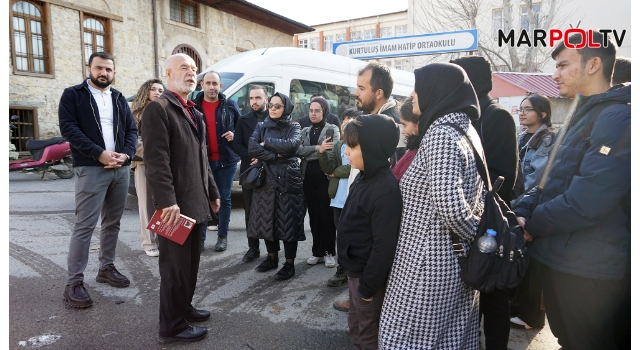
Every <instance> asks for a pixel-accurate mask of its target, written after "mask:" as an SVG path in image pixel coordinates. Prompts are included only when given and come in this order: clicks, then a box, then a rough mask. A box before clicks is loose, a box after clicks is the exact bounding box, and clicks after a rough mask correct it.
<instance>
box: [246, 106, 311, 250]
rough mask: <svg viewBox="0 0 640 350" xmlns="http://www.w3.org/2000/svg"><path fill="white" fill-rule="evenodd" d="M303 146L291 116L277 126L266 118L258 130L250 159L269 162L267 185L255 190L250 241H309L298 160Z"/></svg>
mask: <svg viewBox="0 0 640 350" xmlns="http://www.w3.org/2000/svg"><path fill="white" fill-rule="evenodd" d="M262 142H264V147H263V146H260V143H262ZM300 144H301V140H300V124H298V123H295V122H291V116H290V115H289V116H286V117H281V118H280V120H278V121H277V123H276V122H274V121H273V120H272V119H271V118H266V119H265V121H264V122H263V123H260V124H258V125H257V126H256V128H255V130H254V132H253V134H252V135H251V138H250V139H249V157H251V158H258V159H259V160H261V161H263V162H265V164H266V168H268V169H266V170H267V176H266V179H265V180H266V181H265V183H264V184H263V185H262V187H260V188H257V189H254V190H253V196H252V198H251V212H250V214H249V227H247V237H249V238H259V239H267V240H270V241H273V240H283V241H286V242H297V241H304V240H305V239H306V237H305V235H304V217H305V212H306V206H305V203H304V196H303V194H302V177H301V176H300V163H299V161H298V158H297V157H296V151H297V150H298V148H300ZM279 154H280V155H282V157H278V155H279Z"/></svg>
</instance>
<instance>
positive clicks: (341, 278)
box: [327, 264, 347, 287]
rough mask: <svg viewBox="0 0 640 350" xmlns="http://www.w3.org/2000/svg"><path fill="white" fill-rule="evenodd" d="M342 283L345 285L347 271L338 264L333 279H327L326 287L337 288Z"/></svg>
mask: <svg viewBox="0 0 640 350" xmlns="http://www.w3.org/2000/svg"><path fill="white" fill-rule="evenodd" d="M344 283H347V271H345V270H344V267H342V265H340V264H338V269H337V271H336V274H335V275H333V277H331V278H329V281H327V285H328V286H329V287H338V286H340V285H342V284H344Z"/></svg>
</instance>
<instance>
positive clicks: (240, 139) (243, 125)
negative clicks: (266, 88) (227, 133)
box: [233, 109, 269, 174]
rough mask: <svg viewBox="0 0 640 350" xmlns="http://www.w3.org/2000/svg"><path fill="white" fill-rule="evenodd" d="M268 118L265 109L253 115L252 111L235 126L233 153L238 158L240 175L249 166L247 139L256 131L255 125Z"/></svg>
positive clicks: (239, 119) (267, 112) (267, 111)
mask: <svg viewBox="0 0 640 350" xmlns="http://www.w3.org/2000/svg"><path fill="white" fill-rule="evenodd" d="M268 116H269V110H268V109H265V110H264V112H262V113H255V112H254V111H253V110H252V111H251V112H249V113H247V114H245V115H243V116H241V117H240V118H238V124H237V125H236V133H235V134H234V135H233V151H234V152H235V153H236V154H237V155H238V156H240V159H241V163H240V173H241V174H242V172H243V171H245V170H247V168H248V167H249V164H251V157H249V138H251V135H252V134H253V130H255V129H256V125H257V124H258V123H261V122H263V121H264V119H265V118H266V117H268Z"/></svg>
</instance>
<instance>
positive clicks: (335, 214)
mask: <svg viewBox="0 0 640 350" xmlns="http://www.w3.org/2000/svg"><path fill="white" fill-rule="evenodd" d="M331 209H333V225H334V226H335V227H336V230H337V229H338V223H339V222H340V213H342V208H335V207H331Z"/></svg>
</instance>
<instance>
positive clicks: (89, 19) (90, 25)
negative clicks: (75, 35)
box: [82, 13, 111, 64]
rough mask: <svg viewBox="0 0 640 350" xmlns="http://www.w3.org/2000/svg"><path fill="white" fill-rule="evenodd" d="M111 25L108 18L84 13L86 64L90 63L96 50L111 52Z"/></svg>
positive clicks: (83, 35) (83, 42)
mask: <svg viewBox="0 0 640 350" xmlns="http://www.w3.org/2000/svg"><path fill="white" fill-rule="evenodd" d="M110 25H111V22H110V20H109V19H107V18H101V17H97V16H94V15H90V14H87V13H83V21H82V28H83V29H82V45H83V50H84V52H83V54H84V63H85V64H89V57H91V54H92V53H94V52H100V51H103V52H107V53H111V47H110V44H109V43H110V40H109V39H110V28H109V27H110Z"/></svg>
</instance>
